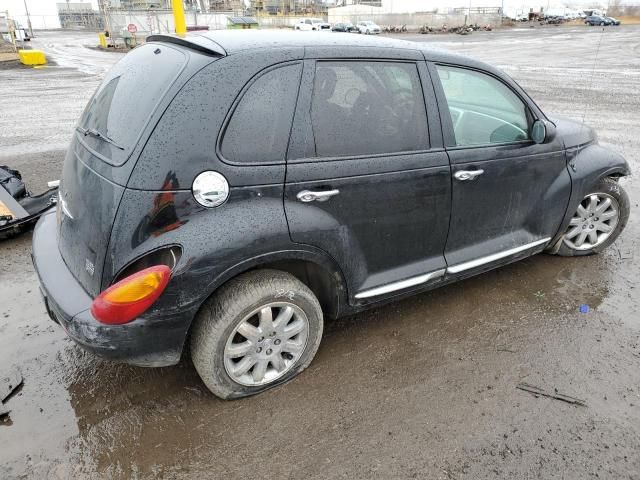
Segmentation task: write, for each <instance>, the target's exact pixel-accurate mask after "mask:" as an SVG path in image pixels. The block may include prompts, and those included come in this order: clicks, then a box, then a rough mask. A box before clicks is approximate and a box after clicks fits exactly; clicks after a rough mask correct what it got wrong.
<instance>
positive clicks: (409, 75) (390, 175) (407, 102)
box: [285, 59, 451, 302]
mask: <svg viewBox="0 0 640 480" xmlns="http://www.w3.org/2000/svg"><path fill="white" fill-rule="evenodd" d="M421 74H422V75H421ZM425 81H426V82H429V83H427V84H426V85H428V87H427V88H425V89H423V82H425ZM429 89H431V90H430V93H429ZM425 91H426V92H428V93H427V95H430V98H428V99H427V102H428V105H429V106H428V107H427V106H426V105H425ZM427 110H431V113H432V115H431V116H430V117H429V121H428V116H427ZM436 113H437V112H436V111H435V103H434V99H433V90H432V86H431V83H430V80H429V78H428V73H427V70H426V65H425V63H424V62H420V61H407V60H397V61H390V60H388V59H385V60H384V61H376V60H374V59H371V60H369V61H367V60H357V61H356V60H340V59H325V60H307V61H305V68H304V73H303V82H302V86H301V91H300V95H299V100H298V108H297V113H296V119H295V122H294V129H293V134H292V139H291V145H290V148H289V159H288V161H287V180H286V185H285V211H286V214H287V220H288V222H289V230H290V234H291V238H292V240H293V241H294V242H298V243H304V244H309V245H313V246H316V247H318V248H320V249H322V250H324V251H325V252H327V253H328V254H329V255H330V256H332V257H333V258H334V259H335V260H336V261H337V262H338V264H339V265H340V266H341V267H342V269H343V273H344V275H345V277H346V280H347V285H348V288H349V294H350V297H351V298H352V299H353V298H354V297H355V299H357V300H358V301H361V302H367V301H374V300H377V299H379V298H382V297H384V296H387V295H392V294H394V293H397V292H401V291H406V290H407V289H411V288H412V287H416V286H419V285H424V284H426V283H429V282H433V281H438V280H439V279H440V278H442V276H443V275H444V272H445V268H446V264H445V260H444V256H443V250H444V245H445V241H446V235H447V229H448V224H449V210H450V201H451V190H450V189H451V182H450V167H449V162H448V158H447V155H446V152H445V151H444V149H443V148H442V145H441V138H440V137H438V134H436V135H432V136H430V134H429V127H430V124H431V122H430V120H431V119H432V118H437V116H434V114H436ZM438 127H439V125H436V124H435V121H434V124H433V126H432V130H433V129H435V128H438ZM438 133H439V132H438ZM434 139H435V143H436V145H433V144H434Z"/></svg>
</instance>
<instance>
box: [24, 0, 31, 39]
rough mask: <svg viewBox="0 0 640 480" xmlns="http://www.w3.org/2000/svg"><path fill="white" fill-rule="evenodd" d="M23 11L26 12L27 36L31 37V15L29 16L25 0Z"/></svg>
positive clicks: (25, 0)
mask: <svg viewBox="0 0 640 480" xmlns="http://www.w3.org/2000/svg"><path fill="white" fill-rule="evenodd" d="M24 11H25V13H26V14H27V25H28V26H29V36H30V37H31V38H33V28H32V27H31V17H30V16H29V9H28V8H27V0H24Z"/></svg>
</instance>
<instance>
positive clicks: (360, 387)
mask: <svg viewBox="0 0 640 480" xmlns="http://www.w3.org/2000/svg"><path fill="white" fill-rule="evenodd" d="M304 34H305V33H301V35H304ZM639 34H640V27H636V26H628V27H627V26H622V27H619V28H615V29H612V28H608V29H605V30H604V31H602V29H600V28H586V27H583V26H574V27H557V28H556V27H549V28H538V29H516V30H508V31H502V32H490V33H488V32H482V33H474V34H473V35H470V36H465V37H460V36H455V35H410V34H407V35H402V36H401V38H404V39H411V40H416V41H426V42H430V43H432V44H433V45H434V46H436V47H438V48H446V49H450V50H453V51H456V52H459V53H463V54H467V55H471V56H474V57H476V58H478V59H480V60H484V61H487V62H489V63H492V64H494V65H496V66H498V67H500V68H502V69H504V70H505V71H506V72H507V73H509V74H510V75H512V76H513V77H514V78H515V79H516V80H517V81H518V82H519V83H520V84H521V85H522V86H523V87H524V88H525V90H527V91H528V93H530V94H531V95H532V97H533V98H534V99H535V100H536V101H537V103H538V104H539V105H540V106H541V108H542V109H543V110H544V111H546V112H547V113H548V114H550V113H553V114H559V115H564V116H567V117H570V118H573V119H578V120H582V119H583V118H584V119H585V122H586V123H587V124H589V125H591V126H593V127H595V128H596V130H597V131H598V133H599V137H600V141H601V142H603V143H607V144H610V146H611V148H613V149H614V150H616V151H618V152H619V153H621V154H622V155H624V156H625V157H626V158H627V159H628V161H629V163H630V165H631V169H632V171H633V172H634V174H635V173H636V172H637V171H638V166H639V165H638V158H639V154H640V144H639V143H638V142H639V141H638V139H639V138H640V95H639V92H640V40H639V39H640V36H639ZM327 35H331V34H330V33H327ZM32 43H34V48H42V49H43V50H45V52H46V53H47V54H48V56H49V58H50V59H51V60H53V64H52V65H51V66H50V67H48V68H44V69H5V70H2V69H0V85H1V88H0V105H2V107H1V110H0V112H2V115H0V164H6V165H9V166H10V167H12V168H16V169H18V170H21V171H22V172H23V174H24V178H25V181H26V183H27V185H28V187H29V188H30V189H32V190H34V191H39V190H42V189H43V188H44V186H45V185H46V182H47V181H48V180H52V179H56V178H58V177H59V174H60V169H61V165H62V160H63V158H64V150H65V147H66V145H67V144H68V141H69V138H70V136H71V133H72V131H73V126H74V123H75V120H76V119H77V117H78V116H79V115H80V113H81V111H82V109H83V108H84V105H85V103H86V101H87V100H88V98H89V96H90V95H91V93H92V91H93V89H94V88H95V87H96V86H97V84H98V83H99V81H100V79H101V77H102V76H103V75H104V73H105V72H106V71H107V70H108V69H109V67H110V66H111V65H112V64H113V63H114V62H115V61H117V59H118V58H120V56H121V55H120V54H116V53H105V52H99V51H96V50H93V49H89V48H85V47H84V46H83V44H88V45H92V44H94V43H95V38H94V35H89V34H87V35H83V34H79V33H69V32H43V33H42V34H41V35H39V36H38V38H36V39H34V40H33V42H32ZM596 53H597V58H595V55H596ZM624 184H625V188H626V189H627V191H628V192H629V194H630V197H631V208H632V211H631V218H630V220H629V224H628V226H627V229H626V230H625V232H624V233H623V234H622V236H621V237H620V239H619V240H618V241H617V242H616V244H614V245H613V246H612V247H611V248H609V249H608V250H607V251H606V252H605V253H603V254H602V255H599V256H594V257H589V258H559V257H551V256H546V255H539V256H536V257H533V258H530V259H527V260H525V261H523V262H520V263H518V264H514V265H511V266H508V267H506V268H502V269H499V270H496V271H493V272H490V273H487V274H484V275H481V276H479V277H476V278H473V279H470V280H466V281H463V282H461V283H457V284H455V285H451V286H448V287H444V288H442V289H440V290H436V291H433V292H430V293H426V294H422V295H418V296H416V297H414V298H411V299H408V300H404V301H401V302H398V303H393V304H389V305H387V306H385V307H382V308H378V309H375V310H372V311H369V312H366V313H363V314H360V315H357V316H353V317H350V318H346V319H341V320H339V321H335V322H330V323H329V324H328V325H327V328H326V333H325V338H324V340H323V343H322V345H321V347H320V350H319V352H318V355H317V357H316V359H315V360H314V362H313V363H312V365H311V366H310V367H309V369H308V370H306V371H305V373H303V374H302V375H301V376H300V377H298V378H296V379H295V380H294V381H292V382H291V383H289V384H287V385H284V386H281V387H278V388H275V389H273V390H270V391H268V392H266V393H264V394H262V395H259V396H257V397H253V398H248V399H245V400H239V401H233V402H224V401H221V400H218V399H217V398H215V397H213V396H212V395H211V394H209V392H208V391H207V390H206V388H205V387H204V386H203V385H202V383H201V382H200V380H199V378H198V377H197V374H196V373H195V372H194V370H193V368H192V366H191V365H190V364H189V361H188V360H186V359H185V360H183V362H182V363H181V364H180V365H178V366H176V367H171V368H162V369H142V368H135V367H129V366H125V365H117V364H112V363H109V362H106V361H102V360H99V359H97V358H95V357H93V356H92V355H90V354H87V353H84V352H83V351H82V350H80V349H79V348H78V347H77V346H76V345H74V344H73V343H72V342H71V341H70V340H68V339H67V338H65V334H64V333H63V332H62V331H61V330H60V328H59V327H57V326H56V325H54V324H52V322H51V321H50V320H49V319H48V317H47V316H46V313H45V311H44V306H43V304H42V302H41V300H40V298H39V293H38V284H37V279H36V277H35V273H34V271H33V267H32V266H31V262H30V256H29V254H30V234H26V235H23V236H22V237H20V238H17V239H14V240H9V241H4V242H2V244H1V248H2V250H1V251H2V262H1V263H0V376H2V375H3V374H4V372H5V371H6V370H8V369H9V368H10V367H12V366H17V367H19V368H20V369H21V371H22V375H23V377H24V385H23V387H22V388H21V390H20V391H19V392H18V394H17V395H15V396H14V397H12V398H11V399H10V400H9V401H8V402H7V404H6V407H7V408H9V409H11V414H10V417H9V419H8V420H6V421H5V422H4V423H0V446H1V448H0V478H2V479H4V478H38V479H40V478H54V479H55V478H64V479H66V478H74V479H75V478H178V479H180V478H267V477H270V476H278V477H282V478H322V479H324V478H367V479H369V478H381V479H389V478H429V479H431V478H434V479H437V478H442V479H451V478H470V479H477V478H545V479H547V478H576V479H585V478H597V477H599V478H631V479H638V478H640V457H639V456H638V451H640V295H639V294H638V288H639V285H640V269H639V268H638V266H639V264H640V251H639V250H640V246H639V241H638V240H637V238H638V233H640V227H639V226H638V220H639V216H640V215H639V214H638V203H639V201H640V182H638V179H637V178H636V177H631V178H628V179H625V180H624ZM585 305H586V306H588V308H585V307H582V309H581V306H585ZM581 310H582V311H581ZM521 383H525V384H528V385H530V386H533V387H535V388H533V390H534V391H535V390H536V389H541V390H543V391H544V392H545V393H549V394H550V395H551V396H550V397H549V396H540V395H538V396H536V395H533V394H531V393H529V392H527V391H524V390H521V389H518V388H516V387H517V386H518V385H519V384H521ZM530 390H531V389H530ZM556 390H557V391H556ZM558 393H559V394H564V395H567V396H570V397H574V398H578V399H580V400H582V401H583V402H584V404H585V405H581V404H571V403H567V402H564V401H560V400H558V398H553V397H554V396H555V397H558V396H559V395H557V394H558Z"/></svg>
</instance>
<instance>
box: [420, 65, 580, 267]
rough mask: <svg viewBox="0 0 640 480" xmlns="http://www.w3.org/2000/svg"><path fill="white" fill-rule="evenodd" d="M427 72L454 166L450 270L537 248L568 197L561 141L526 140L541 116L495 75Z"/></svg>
mask: <svg viewBox="0 0 640 480" xmlns="http://www.w3.org/2000/svg"><path fill="white" fill-rule="evenodd" d="M431 71H432V74H433V75H432V76H433V77H434V86H435V88H436V92H437V94H438V103H439V106H440V109H441V117H442V119H443V129H444V132H445V135H444V136H445V142H446V143H447V145H448V146H447V151H448V154H449V158H450V160H451V168H452V205H451V225H450V230H449V236H448V238H447V244H446V248H445V258H446V260H447V264H448V273H451V274H456V275H466V274H473V273H477V272H478V271H481V270H484V269H487V268H491V267H493V266H495V265H496V264H500V263H501V262H502V263H504V262H506V261H510V260H512V259H513V258H515V257H518V256H525V255H528V254H530V253H532V252H534V251H539V250H541V249H542V248H544V246H545V245H546V244H547V242H548V241H549V240H550V239H551V237H553V236H554V234H555V233H556V231H557V230H558V228H559V226H560V222H561V221H562V218H563V216H564V213H565V211H566V208H567V203H568V201H569V195H570V193H571V180H570V176H569V172H568V171H567V165H566V161H565V155H564V149H563V144H562V142H561V140H560V139H554V140H552V141H549V142H547V143H543V144H536V143H534V142H533V141H532V140H531V138H530V133H529V132H530V127H531V124H532V122H533V121H534V119H535V116H536V115H538V114H536V113H535V111H534V109H533V108H532V106H531V105H530V104H528V102H527V101H526V100H525V99H524V95H523V94H521V93H519V92H518V91H517V89H515V87H514V86H513V85H510V84H508V83H507V82H505V81H504V80H503V79H501V78H499V77H498V76H495V75H493V74H491V73H489V72H484V71H482V70H477V69H471V68H465V67H462V66H455V65H432V66H431ZM436 77H437V80H436ZM538 112H539V111H538ZM539 115H541V113H539Z"/></svg>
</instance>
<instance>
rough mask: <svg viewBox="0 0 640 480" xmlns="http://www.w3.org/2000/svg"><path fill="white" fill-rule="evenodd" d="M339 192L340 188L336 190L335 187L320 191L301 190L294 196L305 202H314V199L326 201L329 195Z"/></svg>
mask: <svg viewBox="0 0 640 480" xmlns="http://www.w3.org/2000/svg"><path fill="white" fill-rule="evenodd" d="M339 193H340V190H337V189H336V190H324V191H320V192H313V191H311V190H302V191H301V192H298V194H297V195H296V197H297V198H298V200H300V201H301V202H305V203H308V202H314V201H318V202H326V201H327V200H329V199H330V198H331V197H333V196H335V195H338V194H339Z"/></svg>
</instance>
